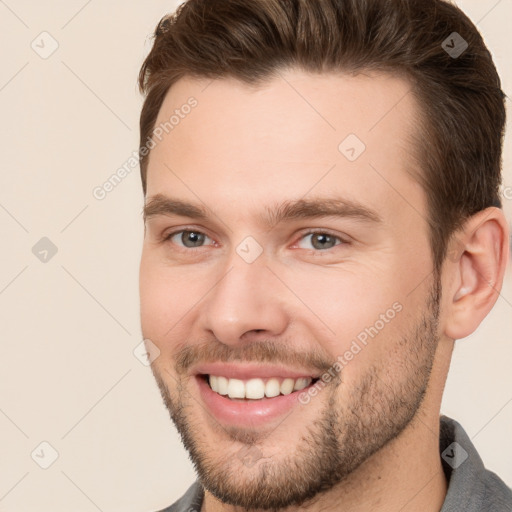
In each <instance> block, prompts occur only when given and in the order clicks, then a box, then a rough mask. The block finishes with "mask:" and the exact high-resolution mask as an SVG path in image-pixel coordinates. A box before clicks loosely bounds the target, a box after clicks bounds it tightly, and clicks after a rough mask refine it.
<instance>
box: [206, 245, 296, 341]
mask: <svg viewBox="0 0 512 512" xmlns="http://www.w3.org/2000/svg"><path fill="white" fill-rule="evenodd" d="M237 259H238V261H237ZM280 285H281V289H280ZM285 298H286V297H285V294H284V293H283V290H282V284H281V283H280V282H279V280H278V279H276V277H275V276H274V275H273V273H272V272H271V271H270V270H269V269H268V268H267V266H266V262H265V259H264V258H263V257H260V258H259V259H258V260H256V261H255V262H253V263H246V262H245V261H243V260H242V259H241V258H239V257H238V255H237V254H234V257H233V258H232V259H231V261H230V265H229V267H228V268H227V271H226V273H225V274H224V275H223V277H222V278H221V279H220V280H219V281H218V282H217V284H216V285H215V286H214V287H213V289H212V290H211V292H210V293H209V294H208V295H207V296H206V297H205V300H204V301H203V304H202V310H201V321H202V328H203V330H207V331H210V332H211V333H213V335H214V336H215V337H216V339H218V340H219V341H220V342H221V343H224V344H226V345H237V344H240V343H244V342H247V341H248V339H249V338H250V339H254V337H255V336H256V337H258V338H259V339H261V340H264V339H268V338H271V337H275V336H278V335H281V334H282V333H283V332H284V331H285V330H286V327H287V325H288V322H289V315H288V314H287V311H286V304H285V302H284V299H285Z"/></svg>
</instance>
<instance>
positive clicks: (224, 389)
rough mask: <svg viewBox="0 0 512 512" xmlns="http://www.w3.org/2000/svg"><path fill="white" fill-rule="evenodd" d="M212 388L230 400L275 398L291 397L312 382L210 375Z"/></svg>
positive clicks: (302, 379) (306, 380)
mask: <svg viewBox="0 0 512 512" xmlns="http://www.w3.org/2000/svg"><path fill="white" fill-rule="evenodd" d="M209 382H210V387H211V388H212V390H213V391H215V392H216V393H219V395H228V396H229V398H250V399H254V400H257V399H258V398H263V397H264V396H266V397H267V398H272V397H275V396H277V395H279V394H281V395H289V394H290V393H291V392H292V391H299V390H301V389H304V388H305V387H307V386H309V385H310V384H311V382H312V379H311V378H310V377H300V378H298V379H282V380H280V379H278V378H274V377H273V378H271V379H268V380H267V381H266V382H265V381H264V380H263V379H249V380H246V381H243V380H240V379H228V378H226V377H221V376H215V375H210V376H209Z"/></svg>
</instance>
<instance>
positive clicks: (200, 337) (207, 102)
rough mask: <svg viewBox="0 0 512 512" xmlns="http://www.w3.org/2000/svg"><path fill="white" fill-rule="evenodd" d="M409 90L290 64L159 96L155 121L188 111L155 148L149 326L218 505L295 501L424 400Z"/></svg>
mask: <svg viewBox="0 0 512 512" xmlns="http://www.w3.org/2000/svg"><path fill="white" fill-rule="evenodd" d="M408 91H409V85H408V84H407V82H405V81H402V80H401V79H398V78H394V77H390V76H387V75H372V76H370V75H363V74H361V75H357V76H350V75H344V74H343V75H342V74H338V75H334V74H332V75H328V74H323V75H309V74H306V73H303V72H299V71H288V72H286V73H283V74H282V76H280V77H279V78H276V79H273V80H272V81H269V82H268V83H266V84H265V85H261V86H258V87H257V88H255V87H252V88H251V87H249V86H247V85H243V84H241V83H239V82H237V81H234V80H231V79H223V80H217V81H214V82H210V81H206V80H192V79H182V80H181V81H180V82H178V83H177V84H175V85H174V86H173V87H172V88H171V90H170V91H169V93H168V95H167V97H166V99H165V101H164V104H163V106H162V108H161V111H160V113H159V118H158V120H157V123H156V126H159V125H160V124H161V123H165V122H166V121H168V120H169V119H170V118H171V116H173V115H176V111H177V110H178V111H179V112H188V114H186V115H183V116H181V115H180V116H179V118H180V120H179V122H177V123H173V126H172V129H168V130H167V132H168V133H164V136H163V137H161V141H159V142H158V143H157V144H156V146H155V147H154V148H153V149H152V151H151V155H150V161H149V168H148V177H147V196H146V219H145V238H144V246H143V253H142V261H141V267H140V296H141V321H142V331H143V336H144V338H145V339H147V340H150V342H151V343H152V344H154V345H156V346H157V347H158V349H159V351H160V353H159V356H158V357H157V358H156V359H155V360H154V361H153V362H152V370H153V374H154V376H155V379H156V381H157V383H158V386H159V388H160V391H161V393H162V397H163V399H164V402H165V404H166V406H167V407H168V409H169V411H170V414H171V417H172V419H173V421H174V422H175V424H176V426H177V428H178V430H179V432H180V434H181V435H182V438H183V441H184V443H185V446H186V447H187V449H188V450H189V452H190V454H191V457H192V460H193V462H194V464H195V466H196V468H197V471H198V474H199V477H200V478H201V480H202V482H203V485H204V486H205V487H206V489H207V490H208V491H210V492H211V493H212V494H213V495H215V496H216V497H217V498H219V499H221V500H222V501H224V502H226V503H231V504H234V505H239V506H242V507H245V508H267V509H268V508H279V507H286V506H289V505H298V504H301V503H304V502H305V501H306V500H309V499H311V498H313V497H314V496H315V495H316V494H318V493H319V492H322V491H325V490H326V489H329V488H331V487H332V486H335V485H336V484H337V483H339V482H340V481H341V480H343V479H344V478H346V477H347V476H348V475H350V474H351V473H353V472H354V471H356V470H357V468H358V467H360V465H361V464H363V463H364V462H365V461H369V460H370V458H371V457H372V456H375V454H377V453H378V452H379V450H380V449H381V448H382V447H384V446H386V445H387V443H389V442H390V441H391V440H392V439H394V438H395V437H396V436H397V435H399V434H400V433H401V432H402V431H403V430H404V429H406V428H408V426H409V425H410V422H411V420H412V418H413V417H414V416H415V414H416V413H417V412H418V410H419V409H420V408H421V407H423V405H424V403H425V401H426V400H427V399H428V396H429V377H430V370H431V368H432V365H433V361H434V355H435V350H436V346H437V342H438V335H437V330H438V329H437V320H438V313H439V283H438V280H437V279H434V278H433V275H432V273H431V269H432V259H431V252H430V247H429V241H428V234H429V233H428V224H427V222H426V221H425V219H426V218H427V213H426V212H427V209H426V202H425V195H424V192H423V190H422V189H421V187H420V186H419V184H418V183H417V182H416V181H415V180H414V179H413V178H412V173H413V171H414V168H413V166H414V158H412V149H411V145H410V142H409V140H408V134H410V133H412V132H413V130H415V129H416V127H415V125H414V124H413V120H414V118H415V109H416V106H415V103H414V100H413V97H412V94H411V93H408ZM191 97H193V100H190V98H191ZM191 102H194V107H193V108H192V109H190V108H183V106H184V105H186V104H191Z"/></svg>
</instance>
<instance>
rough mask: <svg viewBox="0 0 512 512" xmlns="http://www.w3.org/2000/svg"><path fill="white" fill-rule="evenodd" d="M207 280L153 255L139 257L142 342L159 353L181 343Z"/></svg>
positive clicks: (190, 327) (186, 335) (188, 333)
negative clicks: (175, 342)
mask: <svg viewBox="0 0 512 512" xmlns="http://www.w3.org/2000/svg"><path fill="white" fill-rule="evenodd" d="M211 286H212V285H211V283H210V281H209V280H207V279H205V277H204V275H203V277H200V275H199V273H198V272H197V271H195V270H194V269H191V268H185V267H170V266H169V265H166V264H165V262H163V261H162V260H161V258H159V257H158V256H157V255H149V254H148V255H145V254H144V253H143V256H142V259H141V265H140V275H139V293H140V317H141V326H142V332H143V335H144V337H145V338H149V339H150V340H152V341H153V342H154V343H156V344H157V345H158V346H159V348H160V350H162V351H165V350H166V348H165V347H166V346H167V347H169V346H174V341H173V340H181V341H183V340H185V339H187V337H189V335H190V331H191V329H192V323H193V321H194V318H196V317H197V310H198V307H199V303H200V300H201V297H203V296H204V295H205V294H206V293H207V291H208V288H209V287H210V288H211Z"/></svg>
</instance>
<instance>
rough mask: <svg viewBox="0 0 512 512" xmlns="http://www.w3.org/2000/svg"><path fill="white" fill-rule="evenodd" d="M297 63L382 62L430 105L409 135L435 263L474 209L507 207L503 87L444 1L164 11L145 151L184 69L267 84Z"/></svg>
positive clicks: (471, 29) (148, 62) (338, 66)
mask: <svg viewBox="0 0 512 512" xmlns="http://www.w3.org/2000/svg"><path fill="white" fill-rule="evenodd" d="M454 32H456V33H457V35H455V37H456V38H458V41H462V39H460V38H463V40H464V41H465V42H466V43H467V44H468V47H467V49H465V50H464V51H463V53H462V54H461V55H460V56H457V57H454V55H453V54H450V53H448V49H449V48H450V47H454V45H455V42H454V39H453V37H454V35H453V33H454ZM450 37H452V39H450ZM445 41H448V46H447V43H446V42H445ZM464 41H462V42H464ZM443 42H445V43H444V44H443ZM290 67H296V68H298V69H302V70H304V71H309V72H318V73H322V72H329V71H347V72H356V71H358V70H379V71H387V72H390V73H395V74H399V75H401V76H404V77H405V78H407V79H408V80H409V82H410V83H411V86H412V92H413V93H414V95H415V98H416V100H417V104H418V106H419V109H420V119H419V120H418V122H419V130H418V134H417V135H416V136H414V135H411V136H412V137H413V138H414V140H415V143H414V146H415V147H414V149H415V155H416V159H417V161H418V162H419V164H420V168H421V174H420V176H419V177H418V179H419V181H420V182H421V184H422V186H423V188H424V190H425V193H426V196H427V201H428V222H429V224H430V242H431V247H432V254H433V260H434V267H435V269H436V270H439V269H440V267H441V265H442V263H443V261H444V258H445V257H446V248H447V243H448V240H449V238H450V236H451V235H452V234H453V233H454V232H455V231H456V230H457V229H459V228H460V227H461V226H462V225H463V223H464V221H465V220H466V219H467V218H468V217H469V216H471V215H473V214H475V213H476V212H478V211H480V210H483V209H484V208H486V207H488V206H501V202H500V193H499V189H500V185H501V158H502V157H501V152H502V142H503V135H504V127H505V95H504V94H503V92H502V90H501V83H500V78H499V76H498V73H497V71H496V68H495V66H494V63H493V60H492V57H491V55H490V53H489V51H488V50H487V48H486V46H485V44H484V42H483V39H482V37H481V35H480V33H479V32H478V30H477V28H476V27H475V25H474V24H473V23H472V22H471V21H470V20H469V18H468V17H467V16H466V15H465V14H464V13H463V12H462V11H461V10H460V9H459V8H458V7H456V6H455V5H453V4H451V3H448V2H447V1H444V0H188V1H187V2H185V3H183V4H182V5H181V6H180V7H179V8H178V10H177V11H176V13H175V14H171V15H167V16H165V17H164V18H162V19H161V20H160V22H159V24H158V26H157V28H156V30H155V34H154V44H153V47H152V49H151V52H150V53H149V55H148V56H147V58H146V59H145V61H144V63H143V65H142V68H141V70H140V74H139V87H140V90H141V92H142V93H145V94H146V95H147V96H146V99H145V102H144V105H143V108H142V112H141V118H140V148H142V147H143V146H144V144H145V143H146V141H147V139H148V137H150V136H151V134H152V131H153V130H154V127H155V122H156V119H157V116H158V112H159V110H160V107H161V105H162V102H163V100H164V97H165V95H166V93H167V91H168V90H169V88H170V87H171V86H172V85H173V84H174V83H176V82H177V81H178V80H179V79H180V78H182V77H186V76H190V77H199V78H212V79H214V78H223V77H230V78H236V79H238V80H240V81H242V82H245V83H248V84H253V85H258V84H260V83H264V82H265V81H266V80H269V79H271V78H274V77H276V76H277V75H276V74H277V72H278V71H279V70H280V69H283V68H290ZM148 160H149V155H148V154H147V149H146V152H145V153H144V154H140V164H141V177H142V186H143V191H144V195H145V194H146V175H147V168H148Z"/></svg>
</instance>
